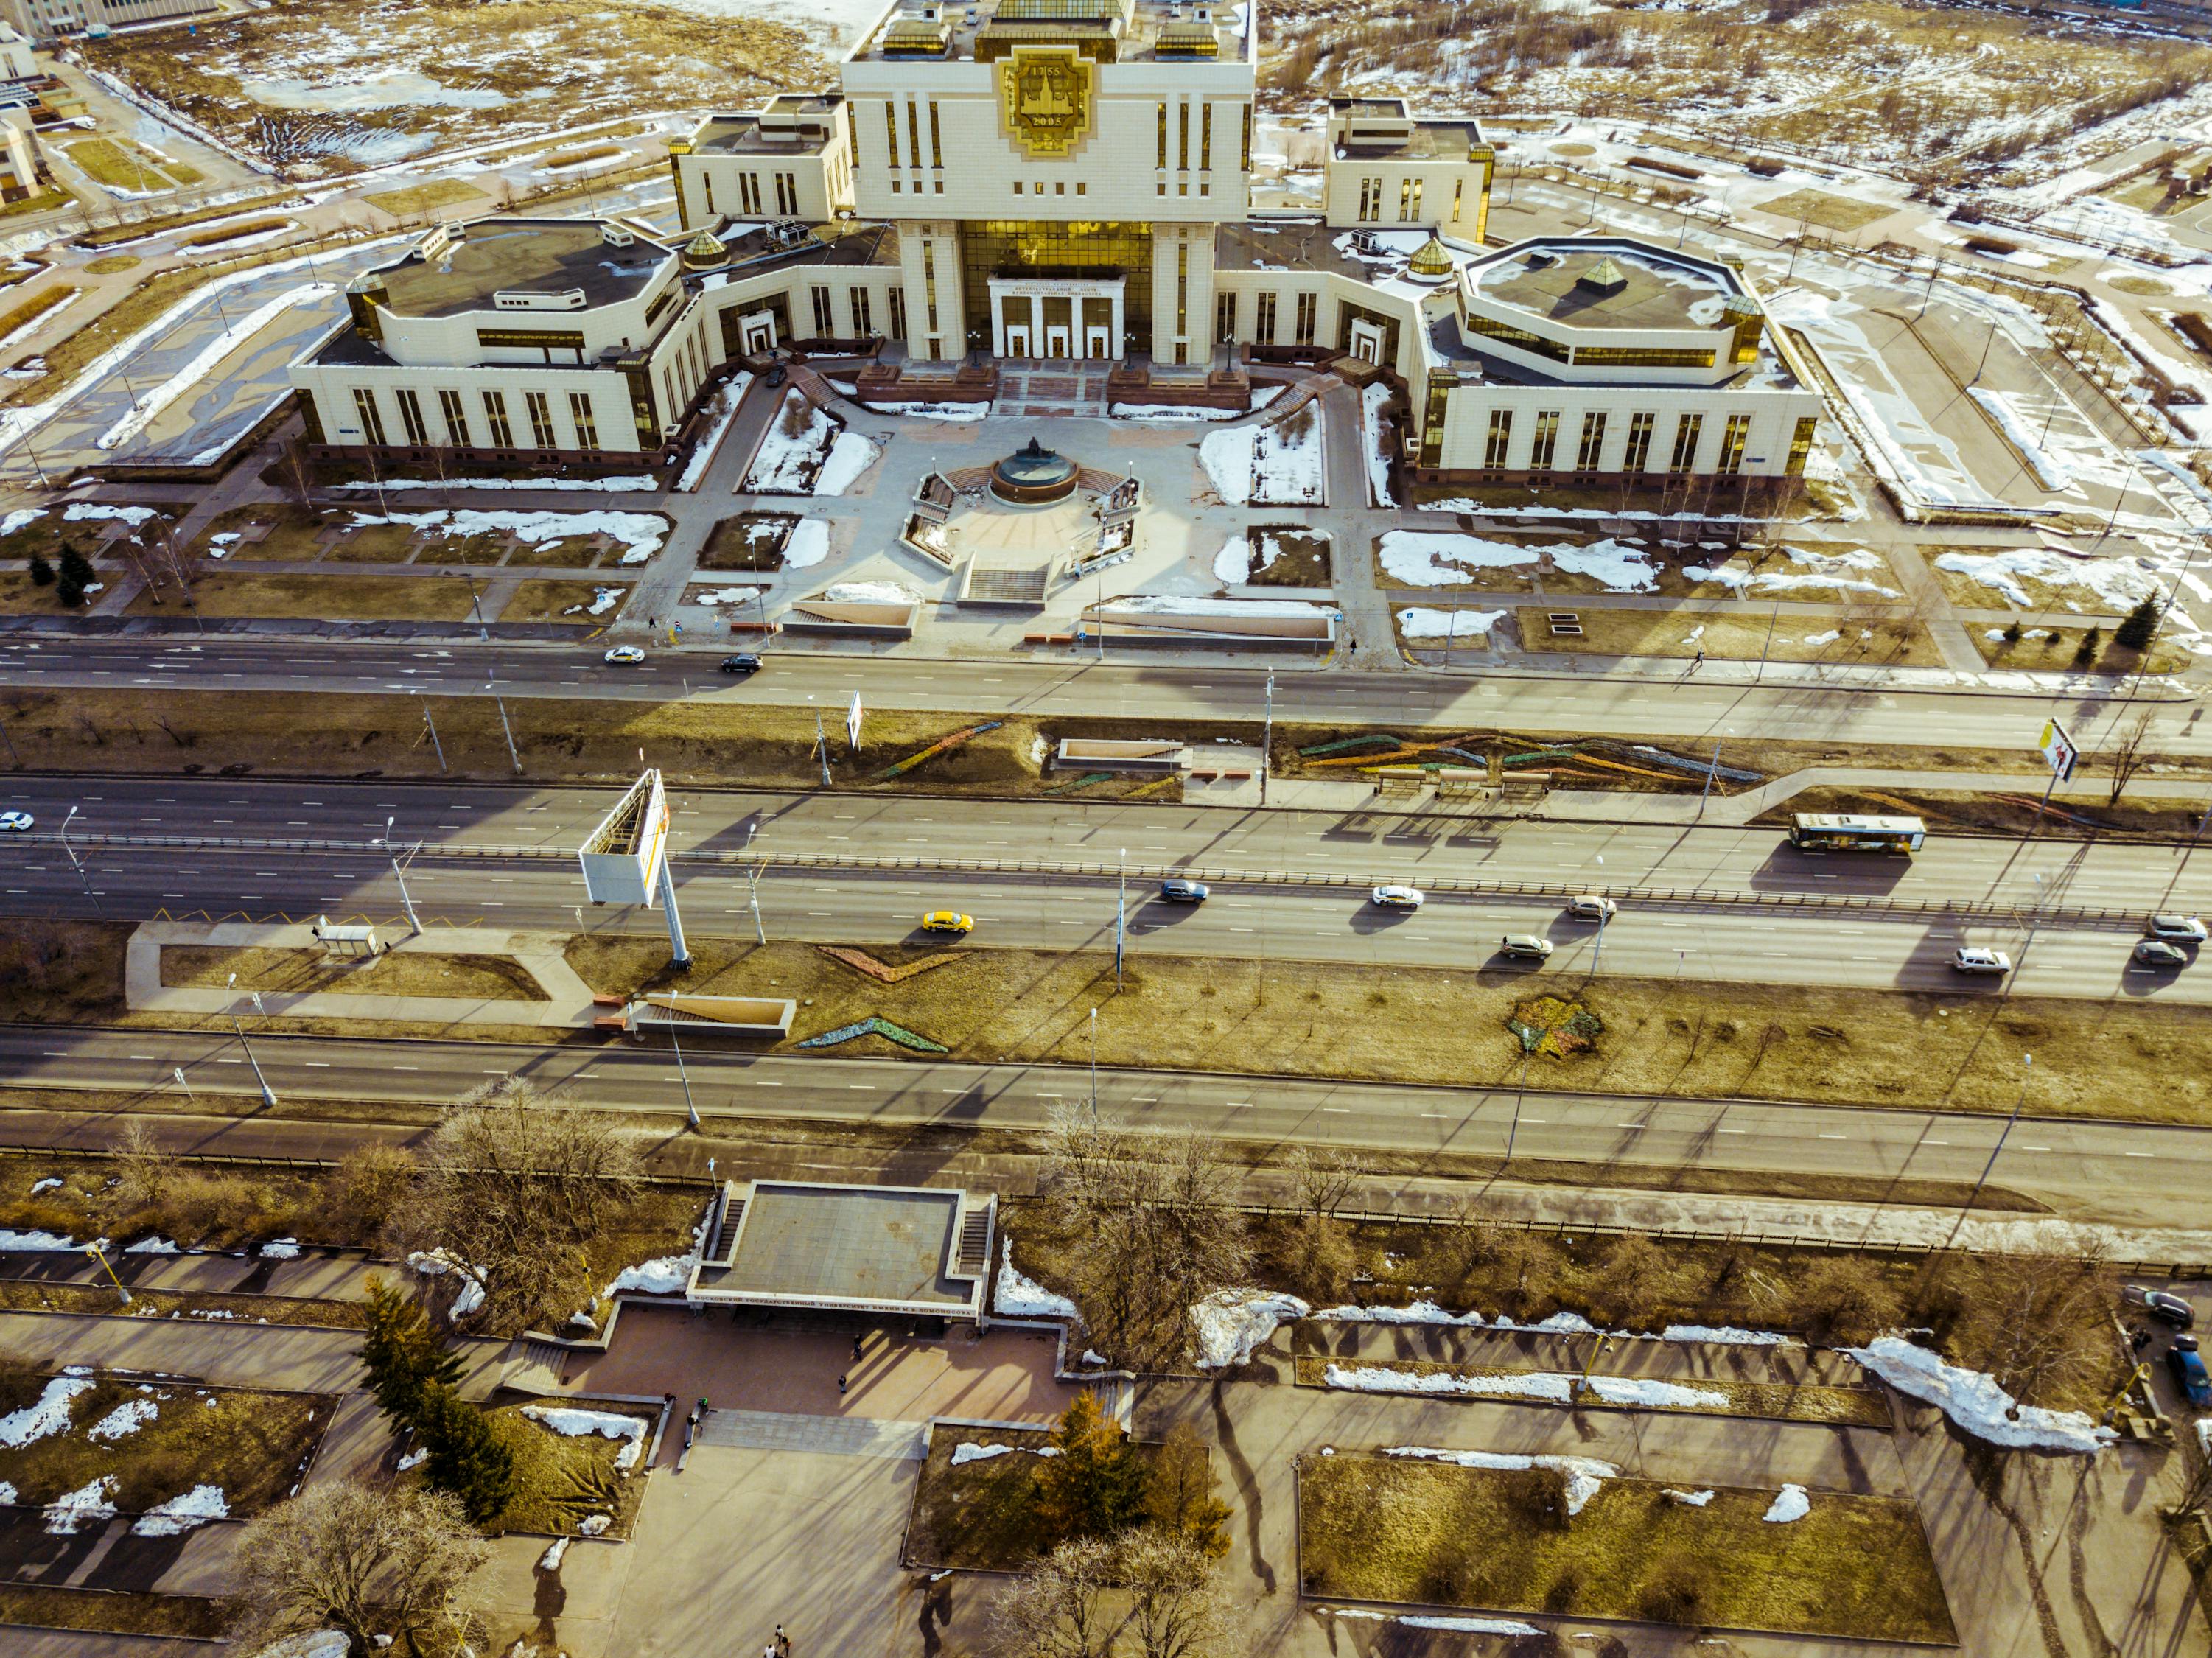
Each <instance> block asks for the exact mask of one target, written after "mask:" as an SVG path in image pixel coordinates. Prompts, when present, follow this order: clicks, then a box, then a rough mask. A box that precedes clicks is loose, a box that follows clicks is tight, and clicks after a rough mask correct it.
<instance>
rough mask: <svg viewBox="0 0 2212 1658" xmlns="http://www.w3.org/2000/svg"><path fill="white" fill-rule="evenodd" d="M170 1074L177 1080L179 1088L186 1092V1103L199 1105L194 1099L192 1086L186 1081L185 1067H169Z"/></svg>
mask: <svg viewBox="0 0 2212 1658" xmlns="http://www.w3.org/2000/svg"><path fill="white" fill-rule="evenodd" d="M169 1074H170V1075H171V1076H172V1077H174V1078H176V1079H177V1086H178V1087H179V1088H181V1089H183V1090H185V1103H186V1104H188V1105H197V1104H198V1103H199V1102H198V1101H197V1100H196V1099H194V1098H193V1097H192V1085H191V1084H190V1083H188V1082H186V1081H185V1068H184V1066H180V1065H173V1066H170V1067H169Z"/></svg>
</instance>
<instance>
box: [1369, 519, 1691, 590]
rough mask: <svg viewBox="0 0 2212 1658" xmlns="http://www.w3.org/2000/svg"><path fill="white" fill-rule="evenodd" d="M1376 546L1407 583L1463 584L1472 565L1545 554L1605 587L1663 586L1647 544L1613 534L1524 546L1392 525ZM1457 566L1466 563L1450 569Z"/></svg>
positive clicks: (1393, 573)
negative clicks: (1617, 538) (1583, 540)
mask: <svg viewBox="0 0 2212 1658" xmlns="http://www.w3.org/2000/svg"><path fill="white" fill-rule="evenodd" d="M1376 553H1377V555H1378V556H1380V558H1381V559H1382V561H1383V569H1384V571H1385V572H1387V573H1388V574H1389V576H1390V577H1391V578H1392V579H1393V580H1395V581H1398V582H1401V583H1402V584H1403V585H1405V586H1409V587H1456V586H1464V585H1465V584H1466V583H1468V582H1469V581H1472V580H1474V577H1473V576H1471V575H1468V574H1465V571H1466V570H1468V569H1474V568H1485V567H1489V568H1512V567H1516V566H1520V565H1524V564H1527V565H1533V564H1535V563H1537V562H1540V561H1541V560H1542V559H1545V558H1547V557H1548V558H1549V559H1550V560H1551V561H1552V564H1553V568H1556V569H1559V570H1562V571H1565V572H1567V573H1568V574H1573V575H1586V576H1589V577H1591V578H1593V579H1594V580H1597V581H1599V582H1601V583H1602V584H1603V585H1604V586H1605V589H1606V591H1607V592H1615V593H1648V592H1653V591H1654V590H1655V589H1656V588H1657V586H1658V585H1659V580H1658V573H1657V572H1656V571H1655V570H1654V569H1653V568H1651V564H1650V560H1649V558H1648V556H1646V555H1645V553H1644V550H1643V549H1641V548H1639V547H1632V546H1629V545H1627V544H1626V543H1623V542H1619V541H1615V540H1613V538H1612V537H1606V538H1605V539H1603V540H1600V541H1594V542H1591V543H1590V544H1588V545H1587V546H1585V545H1583V544H1580V543H1578V542H1571V541H1561V542H1553V543H1550V544H1541V545H1533V546H1527V547H1522V546H1516V545H1515V544H1513V543H1511V542H1506V541H1492V540H1490V539H1488V538H1487V537H1482V536H1469V535H1454V534H1449V533H1446V532H1440V531H1432V530H1390V531H1385V532H1384V534H1383V539H1382V543H1381V544H1380V545H1379V546H1378V547H1377V548H1376ZM1454 565H1456V566H1460V567H1462V568H1457V569H1455V568H1449V567H1451V566H1454Z"/></svg>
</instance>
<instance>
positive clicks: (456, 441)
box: [438, 392, 469, 449]
mask: <svg viewBox="0 0 2212 1658" xmlns="http://www.w3.org/2000/svg"><path fill="white" fill-rule="evenodd" d="M438 415H439V417H440V418H441V420H443V421H444V422H446V441H447V442H448V443H450V444H452V445H453V447H454V448H456V449H465V448H467V447H468V445H469V416H468V406H467V405H466V404H464V403H463V402H462V401H461V394H460V393H459V392H439V393H438Z"/></svg>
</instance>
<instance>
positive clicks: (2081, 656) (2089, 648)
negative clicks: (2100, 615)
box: [2074, 628, 2105, 668]
mask: <svg viewBox="0 0 2212 1658" xmlns="http://www.w3.org/2000/svg"><path fill="white" fill-rule="evenodd" d="M2104 645H2105V630H2104V629H2102V628H2092V629H2089V631H2088V632H2087V633H2086V634H2083V635H2081V643H2080V644H2079V645H2076V646H2075V647H2074V665H2075V667H2077V668H2086V667H2088V666H2089V665H2092V664H2093V663H2094V662H2095V661H2096V659H2097V653H2098V652H2099V651H2100V650H2102V649H2103V648H2104Z"/></svg>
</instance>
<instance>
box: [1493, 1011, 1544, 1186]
mask: <svg viewBox="0 0 2212 1658" xmlns="http://www.w3.org/2000/svg"><path fill="white" fill-rule="evenodd" d="M1535 1052H1536V1050H1535V1049H1534V1048H1532V1047H1530V1046H1529V1044H1528V1038H1527V1037H1526V1036H1523V1037H1522V1039H1521V1086H1520V1087H1519V1088H1517V1089H1516V1090H1514V1094H1513V1126H1512V1127H1510V1128H1509V1129H1507V1130H1506V1131H1505V1162H1504V1163H1500V1164H1499V1165H1498V1167H1499V1168H1500V1169H1504V1168H1505V1167H1507V1166H1508V1165H1509V1164H1510V1163H1512V1161H1513V1143H1514V1142H1515V1141H1516V1140H1517V1139H1520V1138H1521V1102H1522V1101H1523V1100H1525V1099H1527V1098H1528V1061H1529V1060H1531V1059H1532V1058H1534V1055H1535Z"/></svg>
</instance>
